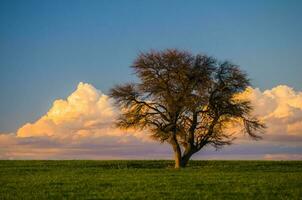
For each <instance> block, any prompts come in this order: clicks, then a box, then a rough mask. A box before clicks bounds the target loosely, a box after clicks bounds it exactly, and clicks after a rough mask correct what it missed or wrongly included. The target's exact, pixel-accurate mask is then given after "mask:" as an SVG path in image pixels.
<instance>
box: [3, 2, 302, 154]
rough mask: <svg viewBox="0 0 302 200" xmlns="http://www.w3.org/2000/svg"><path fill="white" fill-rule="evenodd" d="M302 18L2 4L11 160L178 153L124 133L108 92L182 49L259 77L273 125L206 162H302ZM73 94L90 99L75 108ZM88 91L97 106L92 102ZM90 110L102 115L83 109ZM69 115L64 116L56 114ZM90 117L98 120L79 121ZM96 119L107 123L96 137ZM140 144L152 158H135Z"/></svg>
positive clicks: (226, 7) (252, 11) (294, 10)
mask: <svg viewBox="0 0 302 200" xmlns="http://www.w3.org/2000/svg"><path fill="white" fill-rule="evenodd" d="M301 19H302V1H298V0H296V1H294V0H287V1H278V0H271V1H270V0H266V1H262V0H259V1H234V0H233V1H222V0H221V1H219V0H216V1H197V0H196V1H168V0H167V1H156V0H152V1H146V0H143V1H139V0H137V1H134V0H129V1H100V0H98V1H93V0H90V1H84V0H81V1H77V0H73V1H69V0H60V1H58V0H52V1H50V0H49V1H46V0H44V1H38V0H37V1H30V0H29V1H21V0H19V1H16V0H1V1H0V24H1V27H0V94H1V103H0V113H1V115H0V132H1V133H2V134H0V158H1V157H2V158H4V159H6V158H13V159H14V158H21V159H22V158H54V159H55V158H62V159H64V158H132V157H133V158H144V157H145V156H146V155H149V154H150V155H149V157H148V156H147V157H148V158H153V157H158V155H161V157H162V158H166V157H168V156H169V155H170V153H171V152H170V150H169V147H168V146H167V145H166V146H163V145H158V144H154V143H153V142H151V141H148V139H147V138H146V137H145V135H146V134H143V133H137V134H136V135H131V134H130V133H129V134H128V135H127V134H126V136H124V135H123V134H122V133H121V132H120V131H119V130H113V129H112V127H111V124H112V121H110V120H113V118H114V116H115V115H116V112H117V111H115V110H114V108H113V107H112V105H111V104H110V100H107V96H106V93H107V92H108V90H109V89H110V88H111V87H113V86H114V85H115V84H118V83H124V82H131V81H136V78H135V76H134V75H133V72H132V71H131V69H130V68H129V66H131V64H132V62H133V60H134V59H135V57H136V56H137V55H138V54H139V53H140V52H143V51H148V50H150V49H155V50H163V49H166V48H179V49H184V50H188V51H191V52H192V53H205V54H208V55H210V56H214V57H216V58H218V59H220V60H230V61H232V62H234V63H236V64H238V65H240V66H241V68H242V69H243V70H245V71H246V72H247V73H248V74H249V77H250V78H251V80H252V84H253V86H252V87H253V89H252V91H253V92H252V93H251V98H254V97H255V96H257V98H258V99H262V100H261V102H259V101H258V99H257V98H254V100H253V102H254V103H255V106H257V108H256V112H258V111H259V112H258V114H259V115H260V116H261V117H263V118H265V119H266V120H267V123H268V124H270V125H271V126H270V127H269V130H268V134H267V135H268V138H267V140H264V141H261V142H258V143H254V142H248V141H247V140H245V139H242V142H241V143H240V144H238V145H239V146H236V145H235V146H233V147H229V148H226V149H225V150H224V151H220V152H218V153H216V152H207V153H205V154H204V157H207V156H208V157H207V158H216V157H217V158H220V157H226V155H228V156H229V157H230V158H232V159H233V158H240V159H243V158H257V159H262V158H263V159H266V158H267V159H288V158H291V159H302V156H301V154H302V150H301V149H302V147H301V141H302V140H301V137H302V135H301V133H302V125H301V123H300V122H301V120H302V100H301V98H302V97H301V96H302V95H301V91H302V79H301V75H302V66H301V64H300V62H299V61H300V60H299V59H300V58H301V57H302V37H301V35H302V23H301ZM87 92H88V94H86V93H87ZM83 93H84V94H86V95H84V96H83V95H82V94H83ZM73 94H74V95H78V96H79V97H80V100H82V101H80V102H73V101H72V100H71V102H70V101H69V99H70V98H69V97H70V96H72V95H73ZM89 95H92V96H93V98H92V99H94V102H90V103H89V105H88V104H87V101H86V100H87V99H86V97H85V96H89ZM71 99H72V98H71ZM102 99H103V100H102ZM104 99H106V100H104ZM293 99H294V100H293ZM99 101H101V103H97V102H99ZM107 101H108V102H107ZM55 102H61V103H57V104H56V103H55ZM62 102H65V103H62ZM79 103H80V105H83V104H85V105H86V104H87V105H86V108H87V106H88V107H89V108H91V109H95V110H96V111H99V113H89V112H88V110H85V109H84V108H83V109H84V110H77V109H76V110H74V107H75V106H76V105H77V106H79ZM81 103H82V104H81ZM61 104H62V105H61ZM58 105H59V106H58ZM70 105H71V106H70ZM263 106H264V107H263ZM271 106H273V107H271ZM274 106H275V107H274ZM80 107H81V106H80ZM84 107H85V106H84ZM267 108H270V109H267ZM261 109H262V110H263V109H267V110H269V111H270V113H260V110H261ZM53 110H54V111H53ZM58 110H59V111H60V112H59V113H63V114H61V115H60V116H57V115H51V114H49V113H58V112H55V111H58ZM62 110H63V111H64V112H61V111H62ZM66 110H67V111H66ZM70 110H72V111H73V114H71V113H70V112H69V111H70ZM104 110H105V111H104ZM108 110H109V111H108ZM52 111H53V112H52ZM64 113H65V114H64ZM103 115H104V116H105V117H104V116H103ZM70 116H73V117H71V118H68V117H70ZM79 116H81V117H83V118H84V119H87V121H84V122H81V123H83V124H81V123H80V122H78V121H77V120H76V119H74V118H76V117H79ZM108 116H109V117H108ZM58 119H59V120H58ZM105 119H110V120H109V121H106V120H105ZM93 120H96V121H98V123H100V120H105V121H106V123H102V126H97V130H95V129H96V128H95V126H93V125H89V123H90V122H91V121H93ZM55 122H57V123H55ZM86 122H87V124H88V125H87V124H85V123H86ZM53 123H54V124H53ZM75 124H77V126H76V127H74V125H75ZM104 124H105V125H104ZM276 124H277V125H278V126H276ZM70 127H72V129H71V128H70ZM83 127H84V128H83ZM87 127H88V128H87ZM274 127H278V129H279V130H275V129H276V128H275V129H274ZM85 128H86V129H85ZM83 129H84V130H86V132H85V131H84V132H85V133H82V132H83V131H82V132H81V130H83ZM92 129H93V130H94V131H91V130H92ZM273 129H274V130H273ZM42 130H43V131H42ZM71 130H72V131H71ZM74 130H76V131H74ZM87 130H89V131H88V132H87ZM107 132H108V133H107ZM72 133H76V134H75V135H76V137H75V139H74V142H65V143H64V141H65V140H62V137H64V138H65V139H66V138H69V137H74V135H72ZM109 133H110V134H109ZM282 134H283V135H282ZM79 135H82V136H83V135H84V136H85V137H84V136H83V138H84V139H78V137H80V136H79ZM121 135H122V136H123V137H121ZM300 136H301V137H300ZM58 138H60V139H58ZM93 138H99V139H100V138H101V139H100V140H102V141H101V142H99V143H98V142H95V140H93ZM102 138H103V139H102ZM104 138H105V139H104ZM117 138H123V139H117ZM280 138H282V139H280ZM284 138H286V139H284ZM66 140H67V141H68V139H66ZM107 140H109V141H111V143H109V144H111V146H110V147H107V149H106V148H105V147H104V146H106V145H107V144H108V143H107V142H105V141H107ZM62 141H63V142H62ZM79 141H80V142H79ZM240 141H241V140H240ZM4 143H5V144H4ZM268 143H269V144H268ZM120 144H123V145H120ZM146 144H147V145H146ZM1 145H2V148H1ZM100 146H101V147H102V148H101V150H97V149H98V148H99V147H100ZM117 146H118V147H119V148H122V149H119V148H117ZM255 146H257V150H253V151H252V153H251V155H250V154H248V152H251V150H250V149H255V148H254V147H255ZM258 146H259V147H258ZM13 147H14V148H15V149H19V150H18V151H16V150H15V151H13V150H12V149H13ZM42 147H43V148H42ZM97 147H98V148H97ZM154 147H156V148H154ZM136 148H142V152H144V153H143V154H141V155H137V154H135V152H136V151H135V149H136ZM104 149H105V152H103V150H104ZM238 149H239V150H238ZM41 152H42V154H41ZM43 152H44V154H43ZM85 152H86V153H85ZM87 152H89V153H87ZM120 152H124V153H125V152H126V153H125V154H126V155H124V156H123V155H122V154H121V153H120ZM127 152H128V154H127ZM238 152H243V153H244V152H245V153H244V156H242V155H241V156H236V154H238ZM247 155H249V156H247ZM288 155H290V156H288ZM39 156H40V157H39ZM140 156H141V157H140ZM219 156H220V157H219Z"/></svg>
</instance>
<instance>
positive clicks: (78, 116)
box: [17, 82, 147, 141]
mask: <svg viewBox="0 0 302 200" xmlns="http://www.w3.org/2000/svg"><path fill="white" fill-rule="evenodd" d="M117 114H118V111H117V110H116V109H115V108H114V106H113V105H112V102H111V100H110V99H109V97H108V96H107V95H105V94H103V93H102V92H101V91H99V90H97V89H96V88H94V87H93V86H92V85H90V84H88V83H82V82H81V83H79V84H78V87H77V89H76V90H75V91H74V92H73V93H72V94H71V95H70V96H69V97H68V98H67V99H66V100H63V99H59V100H56V101H55V102H54V103H53V106H52V107H51V109H50V110H49V111H48V112H47V114H46V115H44V116H42V117H41V118H40V119H39V120H37V121H36V122H34V123H27V124H25V125H24V126H22V127H21V128H20V129H19V130H18V131H17V137H45V136H47V137H52V138H59V139H64V138H68V139H74V140H77V139H80V138H87V137H89V138H94V137H103V138H108V136H110V137H113V138H114V137H116V138H120V139H121V141H122V140H125V139H126V138H127V137H136V138H139V139H147V137H146V134H142V133H141V132H126V131H121V130H119V129H117V128H115V127H114V119H115V118H116V116H117Z"/></svg>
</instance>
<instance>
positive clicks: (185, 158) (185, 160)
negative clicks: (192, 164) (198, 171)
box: [180, 151, 193, 167]
mask: <svg viewBox="0 0 302 200" xmlns="http://www.w3.org/2000/svg"><path fill="white" fill-rule="evenodd" d="M192 155H193V152H191V151H190V152H187V153H186V152H185V153H184V155H183V156H182V158H181V163H180V165H181V167H186V166H187V164H188V162H189V160H190V158H191V156H192Z"/></svg>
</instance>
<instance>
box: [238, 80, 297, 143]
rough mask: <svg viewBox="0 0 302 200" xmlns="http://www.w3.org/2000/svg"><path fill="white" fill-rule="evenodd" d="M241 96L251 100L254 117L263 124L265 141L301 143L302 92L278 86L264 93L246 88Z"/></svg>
mask: <svg viewBox="0 0 302 200" xmlns="http://www.w3.org/2000/svg"><path fill="white" fill-rule="evenodd" d="M241 96H242V97H245V98H249V99H250V100H251V102H252V105H253V107H254V115H256V116H258V117H259V118H260V119H261V120H262V121H263V122H265V124H266V126H267V129H266V133H265V135H264V137H265V138H266V139H270V140H280V141H284V140H287V141H291V140H295V141H296V140H300V141H302V92H297V91H295V90H294V89H293V88H291V87H288V86H286V85H279V86H277V87H274V88H273V89H271V90H265V91H264V92H261V91H260V90H259V89H258V88H256V89H253V88H248V89H247V90H246V91H245V92H243V93H242V94H241Z"/></svg>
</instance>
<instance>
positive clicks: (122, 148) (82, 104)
mask: <svg viewBox="0 0 302 200" xmlns="http://www.w3.org/2000/svg"><path fill="white" fill-rule="evenodd" d="M241 97H242V98H250V99H251V101H252V104H253V105H254V108H255V109H254V114H255V115H257V116H258V117H259V118H260V119H261V120H263V121H264V122H265V123H266V125H267V127H268V128H267V130H266V134H265V135H264V140H262V141H259V142H256V143H254V142H255V141H248V140H246V139H244V138H240V139H239V140H237V144H239V146H236V144H235V145H234V146H233V147H232V148H230V149H229V150H227V148H226V149H225V151H224V150H222V151H221V152H220V153H218V154H217V153H213V152H212V153H210V154H209V153H207V152H209V151H208V150H206V151H202V152H201V153H200V154H199V155H201V157H198V156H197V157H198V158H202V156H207V155H208V157H209V158H210V157H215V155H216V156H218V157H219V156H220V157H221V158H224V154H225V155H229V156H230V155H231V154H232V153H233V155H236V156H237V155H239V156H238V158H240V154H242V155H248V154H250V153H253V152H252V151H253V149H255V150H254V151H255V156H254V155H253V156H251V158H258V159H259V158H265V159H278V158H279V157H280V156H279V157H278V156H277V157H276V156H275V157H274V156H271V157H270V156H269V155H285V154H286V155H288V154H289V155H290V154H292V153H294V154H295V155H301V153H302V152H301V150H302V146H301V144H302V93H301V92H297V91H295V90H293V89H292V88H290V87H288V86H284V85H281V86H277V87H275V88H273V89H271V90H265V91H263V92H262V91H260V90H259V89H257V88H256V89H253V88H249V89H247V90H246V91H245V92H244V93H242V94H241ZM117 114H118V111H117V110H116V109H115V108H114V106H113V105H112V102H111V100H110V99H109V98H108V96H106V95H105V94H103V93H102V92H101V91H99V90H97V89H96V88H94V87H93V86H92V85H90V84H87V83H79V85H78V87H77V89H76V90H75V91H74V92H73V93H72V94H71V95H70V96H69V97H68V98H67V99H66V100H62V99H60V100H56V101H55V102H54V103H53V105H52V107H51V109H50V110H49V111H48V112H47V113H46V114H45V115H44V116H42V117H41V118H40V119H38V120H37V121H35V122H33V123H27V124H25V125H24V126H22V127H20V128H19V129H18V131H17V132H16V133H15V134H14V133H12V134H1V133H0V159H9V158H11V159H20V158H21V159H121V158H125V159H126V158H146V159H147V158H149V159H151V158H169V156H172V154H171V153H172V152H171V149H170V146H169V145H166V144H164V145H162V144H158V143H156V142H153V141H151V140H150V139H149V137H148V134H146V133H143V132H134V131H127V132H125V131H121V130H119V129H117V128H115V127H114V123H113V122H114V120H115V118H116V116H117ZM255 144H257V148H255ZM279 146H280V147H284V148H285V147H286V148H285V149H286V152H284V151H285V150H284V148H283V149H282V148H279ZM277 147H278V148H277ZM247 148H248V151H247V150H246V149H247ZM261 149H262V151H260V150H261ZM265 155H266V157H265ZM236 156H235V157H236ZM195 158H196V157H195ZM230 158H233V157H232V156H230ZM288 158H292V157H290V156H288ZM294 158H298V159H300V158H301V157H300V156H294Z"/></svg>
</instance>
